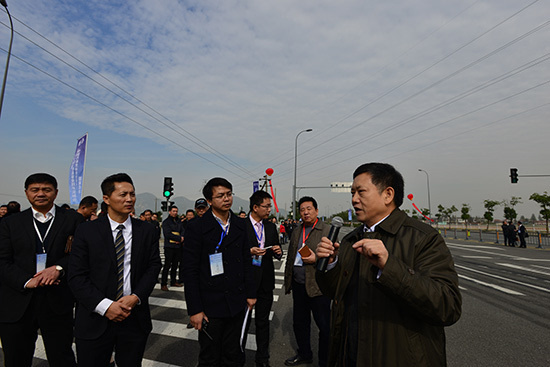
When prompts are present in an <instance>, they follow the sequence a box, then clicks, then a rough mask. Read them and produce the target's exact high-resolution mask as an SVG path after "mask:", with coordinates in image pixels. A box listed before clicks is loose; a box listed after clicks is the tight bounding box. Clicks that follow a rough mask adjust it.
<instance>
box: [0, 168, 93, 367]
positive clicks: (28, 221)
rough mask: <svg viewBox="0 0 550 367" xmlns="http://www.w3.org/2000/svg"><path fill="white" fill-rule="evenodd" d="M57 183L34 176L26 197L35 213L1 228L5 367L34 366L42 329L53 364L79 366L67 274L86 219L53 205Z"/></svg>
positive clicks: (0, 324) (0, 318) (0, 322)
mask: <svg viewBox="0 0 550 367" xmlns="http://www.w3.org/2000/svg"><path fill="white" fill-rule="evenodd" d="M57 192H58V191H57V180H56V179H55V178H54V177H53V176H51V175H49V174H46V173H36V174H33V175H30V176H29V177H28V178H27V180H26V181H25V194H26V195H27V199H28V200H29V202H30V204H31V208H29V209H27V210H25V211H23V212H21V213H18V214H13V215H11V216H9V217H7V218H5V219H4V220H3V221H2V223H1V225H0V339H1V341H2V349H3V352H4V365H5V366H6V367H10V366H14V367H21V366H23V367H26V366H31V364H32V358H33V354H34V347H35V342H36V338H37V329H40V331H41V335H42V339H43V341H44V345H45V348H46V355H47V358H48V362H49V364H50V365H52V366H62V367H63V366H76V361H75V357H74V353H73V351H72V349H71V346H72V343H73V325H72V319H73V296H72V294H71V292H70V290H69V286H68V285H67V277H66V276H65V275H66V271H67V268H68V265H69V252H70V251H71V244H72V241H73V235H74V232H75V229H76V227H77V226H78V225H79V224H80V223H81V222H83V221H84V218H83V217H82V216H81V215H79V214H78V213H76V212H75V211H72V210H71V211H66V210H62V209H61V208H59V207H58V206H56V205H54V200H55V198H56V197H57Z"/></svg>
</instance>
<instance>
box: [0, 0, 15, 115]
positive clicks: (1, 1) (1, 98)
mask: <svg viewBox="0 0 550 367" xmlns="http://www.w3.org/2000/svg"><path fill="white" fill-rule="evenodd" d="M0 4H1V5H2V6H3V7H4V8H5V10H6V14H8V18H9V20H10V28H11V37H10V47H9V48H8V57H7V58H6V69H5V70H4V80H3V81H2V91H1V92H0V115H1V114H2V105H3V104H4V92H5V90H6V80H7V79H8V67H9V65H10V56H11V46H12V44H13V21H12V20H11V14H10V12H9V10H8V3H7V2H6V0H0Z"/></svg>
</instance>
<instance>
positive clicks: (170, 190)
mask: <svg viewBox="0 0 550 367" xmlns="http://www.w3.org/2000/svg"><path fill="white" fill-rule="evenodd" d="M162 195H163V196H164V197H165V198H166V199H167V200H168V199H169V198H170V197H171V196H172V195H174V184H173V183H172V177H164V190H163V191H162Z"/></svg>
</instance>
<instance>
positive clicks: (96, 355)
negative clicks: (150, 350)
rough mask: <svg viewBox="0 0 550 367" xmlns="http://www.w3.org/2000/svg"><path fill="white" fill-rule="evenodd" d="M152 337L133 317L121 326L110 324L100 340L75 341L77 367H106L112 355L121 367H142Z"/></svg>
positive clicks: (121, 323) (120, 323)
mask: <svg viewBox="0 0 550 367" xmlns="http://www.w3.org/2000/svg"><path fill="white" fill-rule="evenodd" d="M148 336H149V333H145V332H144V331H143V330H142V329H141V328H140V326H139V323H138V320H137V318H136V317H135V316H134V315H130V316H129V317H128V318H127V319H125V320H124V321H121V322H111V321H110V322H109V326H108V327H107V330H106V331H105V333H103V335H101V336H100V337H99V338H97V339H93V340H86V339H79V338H77V339H76V354H77V356H78V367H107V366H109V361H110V359H111V355H112V353H113V351H114V352H115V362H116V365H117V366H119V367H136V366H141V361H142V359H143V353H144V352H145V345H146V343H147V338H148Z"/></svg>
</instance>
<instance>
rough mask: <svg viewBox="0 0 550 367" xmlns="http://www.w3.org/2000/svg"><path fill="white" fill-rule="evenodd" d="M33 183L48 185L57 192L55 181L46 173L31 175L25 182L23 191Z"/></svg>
mask: <svg viewBox="0 0 550 367" xmlns="http://www.w3.org/2000/svg"><path fill="white" fill-rule="evenodd" d="M35 183H49V184H51V185H52V186H53V188H54V189H56V190H57V180H56V179H55V177H53V176H52V175H50V174H48V173H33V174H32V175H30V176H29V177H27V179H26V180H25V190H26V189H28V188H29V186H30V185H32V184H35Z"/></svg>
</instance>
